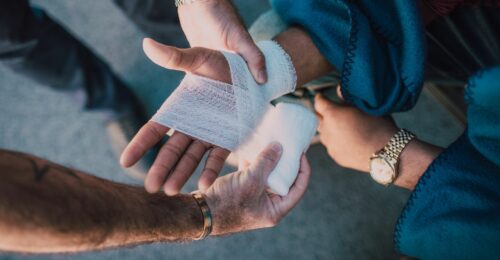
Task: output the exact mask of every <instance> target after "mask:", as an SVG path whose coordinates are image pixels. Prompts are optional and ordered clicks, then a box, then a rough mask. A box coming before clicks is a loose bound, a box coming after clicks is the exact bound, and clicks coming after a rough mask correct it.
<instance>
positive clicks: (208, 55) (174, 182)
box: [120, 39, 231, 195]
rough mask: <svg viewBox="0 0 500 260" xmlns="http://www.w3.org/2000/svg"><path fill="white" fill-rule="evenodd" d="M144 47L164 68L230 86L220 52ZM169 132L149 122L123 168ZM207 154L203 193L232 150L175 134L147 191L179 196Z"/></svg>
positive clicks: (154, 169)
mask: <svg viewBox="0 0 500 260" xmlns="http://www.w3.org/2000/svg"><path fill="white" fill-rule="evenodd" d="M143 48H144V52H145V53H146V55H147V56H148V57H149V58H150V59H151V60H152V61H153V62H155V63H156V64H158V65H159V66H162V67H164V68H167V69H172V70H179V71H184V72H186V73H192V74H196V75H199V76H204V77H209V78H212V79H214V80H218V81H221V82H226V83H231V78H230V74H229V66H228V64H227V61H226V59H225V58H224V56H223V55H222V53H220V52H218V51H214V50H209V49H205V48H190V49H178V48H175V47H170V46H166V45H163V44H160V43H157V42H155V41H153V40H151V39H145V40H144V43H143ZM169 130H170V128H168V127H166V126H164V125H161V124H158V123H156V122H154V121H149V122H148V123H147V124H145V125H144V126H143V127H142V128H141V129H140V130H139V132H138V133H137V134H136V136H135V137H134V138H133V139H132V141H131V142H130V143H129V145H128V146H127V148H126V149H125V151H124V152H123V154H122V156H121V159H120V163H121V165H122V166H123V167H130V166H132V165H134V164H135V163H136V162H137V161H139V159H140V158H141V157H142V156H143V155H144V154H145V153H146V152H147V151H148V150H149V149H151V148H152V147H153V146H155V145H156V144H157V143H158V142H160V140H161V139H162V138H163V137H164V136H165V134H166V133H167V132H168V131H169ZM206 153H208V158H207V160H206V163H205V167H204V169H203V171H202V173H201V176H200V178H199V181H198V186H199V187H200V189H201V190H205V189H207V188H208V187H209V186H210V185H211V184H212V183H213V182H214V181H215V179H216V178H217V176H218V174H219V172H220V170H221V169H222V167H223V166H224V162H225V160H226V158H227V156H228V155H229V151H228V150H227V149H223V148H221V147H217V146H214V145H212V144H210V143H208V142H204V141H201V140H199V139H196V138H193V137H191V136H188V135H186V134H183V133H182V132H178V131H177V132H175V133H174V134H173V135H172V136H171V137H170V138H169V139H168V141H167V142H166V143H165V144H164V145H163V146H162V148H161V149H160V151H159V153H158V156H157V157H156V159H155V161H154V162H153V165H152V166H151V168H150V169H149V171H148V174H147V176H146V180H145V188H146V190H147V191H148V192H151V193H155V192H158V191H160V190H161V189H162V188H163V190H164V191H165V193H166V194H168V195H175V194H177V193H179V191H180V189H181V188H182V187H183V186H184V184H185V183H186V182H187V180H188V179H189V177H190V176H191V174H192V173H193V172H194V170H195V169H196V167H197V166H198V164H199V163H200V161H201V159H202V158H203V156H204V155H205V154H206Z"/></svg>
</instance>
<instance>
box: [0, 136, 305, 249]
mask: <svg viewBox="0 0 500 260" xmlns="http://www.w3.org/2000/svg"><path fill="white" fill-rule="evenodd" d="M280 156H281V146H280V145H279V144H275V145H273V146H270V147H267V149H265V150H264V151H263V152H262V153H261V154H260V155H259V157H258V159H257V160H256V162H255V163H254V164H252V165H250V166H248V167H246V168H245V169H243V170H241V171H238V172H234V173H232V174H228V175H226V176H224V177H221V178H219V179H218V180H217V181H215V183H214V184H213V185H212V186H211V187H210V188H208V189H207V190H206V192H205V193H204V197H205V198H206V201H207V204H208V206H209V207H210V209H211V212H212V217H213V219H212V220H213V230H212V235H223V234H229V233H235V232H242V231H246V230H253V229H259V228H265V227H271V226H274V225H276V224H277V223H278V222H279V221H280V220H281V219H282V218H283V217H284V216H285V215H286V214H287V213H288V212H289V211H290V210H291V209H292V208H293V207H294V206H295V205H296V204H297V203H298V201H299V200H300V198H301V197H302V196H303V195H304V193H305V190H306V187H307V183H308V181H309V176H310V168H309V165H308V162H307V160H306V159H305V157H302V161H301V169H300V171H299V173H298V177H297V179H296V182H295V184H294V185H293V186H292V187H291V189H290V192H289V194H288V195H287V196H284V197H281V196H278V195H274V194H269V193H268V192H267V191H266V183H267V182H266V181H267V177H268V175H269V173H270V172H271V171H272V169H273V168H274V166H275V165H276V163H277V162H278V160H279V158H280ZM0 176H1V177H2V181H1V182H0V250H5V251H16V252H25V253H48V252H51V253H52V252H75V251H85V250H95V249H103V248H108V247H118V246H126V245H135V244H143V243H151V242H168V241H189V240H192V239H195V238H198V237H200V235H201V234H202V233H203V215H202V214H201V211H200V208H199V207H198V205H197V203H196V201H195V200H194V198H193V197H192V196H191V195H176V196H172V197H168V196H165V194H163V193H156V194H148V193H147V192H146V191H145V190H144V189H142V188H139V187H134V186H130V185H124V184H118V183H114V182H110V181H106V180H103V179H100V178H97V177H94V176H91V175H88V174H85V173H82V172H80V171H76V170H72V169H69V168H66V167H63V166H60V165H57V164H54V163H51V162H48V161H46V160H43V159H40V158H37V157H34V156H31V155H27V154H22V153H17V152H11V151H3V150H0Z"/></svg>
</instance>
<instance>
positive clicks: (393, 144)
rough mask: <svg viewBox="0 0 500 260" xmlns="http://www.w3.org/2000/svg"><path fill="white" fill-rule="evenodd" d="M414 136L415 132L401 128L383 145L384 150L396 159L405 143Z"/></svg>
mask: <svg viewBox="0 0 500 260" xmlns="http://www.w3.org/2000/svg"><path fill="white" fill-rule="evenodd" d="M413 138H415V134H413V133H412V132H410V131H408V130H406V129H403V128H401V129H400V130H399V131H398V132H397V133H396V134H395V135H394V136H393V137H392V138H391V140H390V141H389V143H388V144H387V145H386V146H385V147H384V149H383V150H384V152H385V153H386V154H387V155H388V156H389V158H391V159H393V160H395V161H397V160H398V158H399V155H401V152H402V151H403V149H405V147H406V145H407V144H408V143H409V142H410V141H411V140H413Z"/></svg>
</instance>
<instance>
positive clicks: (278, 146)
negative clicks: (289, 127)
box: [271, 142, 283, 153]
mask: <svg viewBox="0 0 500 260" xmlns="http://www.w3.org/2000/svg"><path fill="white" fill-rule="evenodd" d="M271 149H272V150H273V151H274V152H276V153H281V151H282V149H283V148H282V147H281V144H280V143H278V142H274V143H273V144H272V146H271Z"/></svg>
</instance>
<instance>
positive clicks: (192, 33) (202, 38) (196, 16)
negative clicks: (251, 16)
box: [179, 0, 267, 84]
mask: <svg viewBox="0 0 500 260" xmlns="http://www.w3.org/2000/svg"><path fill="white" fill-rule="evenodd" d="M179 19H180V22H181V26H182V29H183V31H184V33H185V34H186V37H187V39H188V41H189V44H190V45H191V47H205V48H210V49H215V50H218V49H225V50H229V51H234V52H236V53H238V54H240V55H241V56H242V57H243V59H245V60H246V62H247V63H248V67H249V69H250V71H251V72H252V75H253V77H254V78H255V81H257V82H259V83H261V84H262V83H265V82H266V81H267V72H266V68H265V65H266V63H265V58H264V55H263V54H262V52H261V51H260V50H259V48H258V47H257V45H255V42H254V41H253V40H252V38H251V37H250V34H249V33H248V32H247V30H246V29H245V26H244V25H243V23H242V21H241V19H240V17H239V16H238V14H237V13H236V10H235V9H234V7H233V5H232V4H231V2H230V1H229V0H205V1H199V2H195V3H191V4H185V5H181V6H179Z"/></svg>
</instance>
